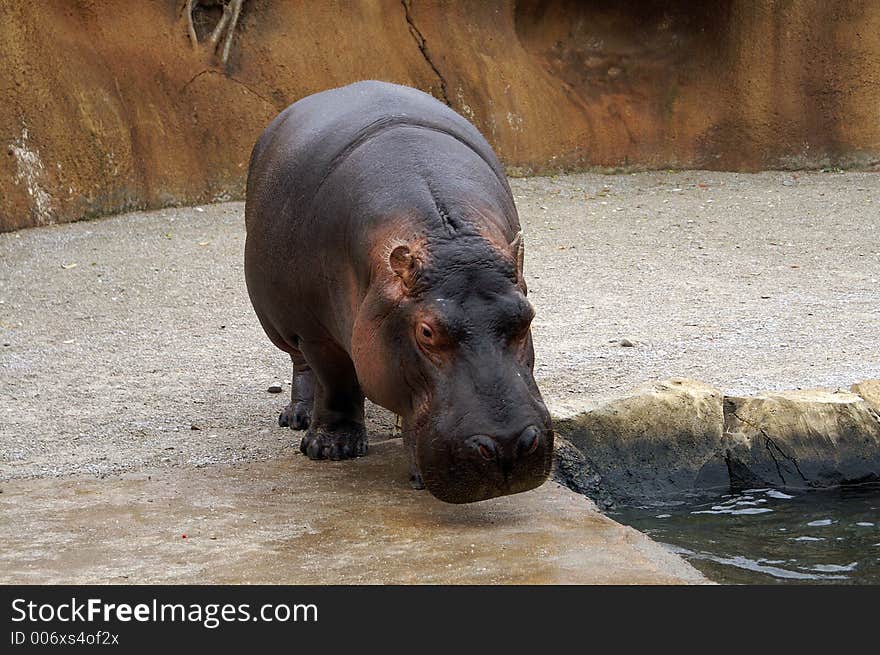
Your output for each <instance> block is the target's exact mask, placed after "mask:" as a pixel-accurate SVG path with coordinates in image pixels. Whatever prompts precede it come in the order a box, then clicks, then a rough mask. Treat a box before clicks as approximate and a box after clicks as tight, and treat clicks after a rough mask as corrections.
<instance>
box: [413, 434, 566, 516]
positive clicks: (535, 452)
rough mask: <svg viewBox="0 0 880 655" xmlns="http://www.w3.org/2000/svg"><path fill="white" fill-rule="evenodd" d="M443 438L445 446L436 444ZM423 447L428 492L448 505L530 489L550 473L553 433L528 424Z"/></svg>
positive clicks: (420, 457) (544, 479)
mask: <svg viewBox="0 0 880 655" xmlns="http://www.w3.org/2000/svg"><path fill="white" fill-rule="evenodd" d="M442 441H445V445H446V447H445V448H442V447H441V448H437V447H436V446H437V445H438V442H442ZM433 443H434V447H433V448H425V449H422V448H419V449H418V450H419V460H420V468H421V471H422V476H423V480H424V483H425V486H426V487H427V488H428V491H430V492H431V494H433V495H434V496H436V497H437V498H439V499H440V500H443V501H445V502H448V503H471V502H476V501H480V500H487V499H489V498H494V497H496V496H505V495H508V494H515V493H520V492H522V491H528V490H529V489H534V488H535V487H538V486H540V485H541V484H542V483H543V482H544V481H546V479H547V477H548V475H549V474H550V464H551V459H552V453H553V431H552V430H550V429H549V428H541V427H539V426H538V425H528V426H526V427H525V428H523V429H520V430H516V431H515V432H512V433H509V434H492V435H488V434H476V435H471V436H469V437H465V438H463V439H449V440H434V441H433Z"/></svg>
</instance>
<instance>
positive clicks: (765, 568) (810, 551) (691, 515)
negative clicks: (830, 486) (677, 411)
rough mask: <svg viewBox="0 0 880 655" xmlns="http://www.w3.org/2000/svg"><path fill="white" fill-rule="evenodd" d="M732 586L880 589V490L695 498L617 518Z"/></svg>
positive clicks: (761, 491)
mask: <svg viewBox="0 0 880 655" xmlns="http://www.w3.org/2000/svg"><path fill="white" fill-rule="evenodd" d="M610 514H611V516H612V517H613V518H614V519H615V520H617V521H620V522H621V523H626V524H628V525H632V526H633V527H635V528H637V529H638V530H641V531H642V532H644V533H646V534H648V535H650V536H651V538H652V539H654V540H655V541H659V542H661V543H664V544H666V545H667V546H669V547H670V548H671V549H672V550H674V551H675V552H677V553H679V554H680V555H682V556H683V557H684V558H685V559H687V560H688V561H689V562H690V563H691V564H692V565H693V566H695V567H696V568H698V569H699V570H700V571H702V572H703V573H704V574H705V575H706V577H708V578H709V579H710V580H714V581H715V582H721V583H727V584H774V583H779V584H797V583H801V584H880V484H870V485H860V486H858V487H848V488H841V489H835V490H826V491H780V490H777V489H749V490H747V491H744V492H742V493H738V494H726V495H714V496H710V495H706V494H699V495H689V496H683V497H679V498H676V499H673V500H665V501H658V502H651V503H644V504H641V505H639V506H632V507H624V508H620V509H618V510H617V511H615V512H611V513H610Z"/></svg>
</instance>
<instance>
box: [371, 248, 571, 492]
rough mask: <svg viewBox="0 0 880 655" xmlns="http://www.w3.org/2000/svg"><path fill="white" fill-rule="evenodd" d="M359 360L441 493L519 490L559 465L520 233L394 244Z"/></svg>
mask: <svg viewBox="0 0 880 655" xmlns="http://www.w3.org/2000/svg"><path fill="white" fill-rule="evenodd" d="M383 255H384V257H383V258H384V261H385V266H386V267H387V269H386V271H387V275H383V277H384V284H383V286H382V292H381V294H380V296H381V300H378V299H377V300H376V302H374V303H373V311H372V312H370V314H369V315H368V317H365V318H364V319H363V320H362V321H361V326H360V329H359V330H357V328H358V326H356V331H357V332H359V333H360V335H361V339H360V343H361V347H360V348H355V353H354V354H355V365H356V367H357V369H358V375H359V378H361V380H362V383H364V388H365V390H366V391H367V394H368V396H370V397H372V398H373V399H374V400H377V401H378V402H380V404H382V405H384V406H386V407H389V408H390V409H393V410H394V411H396V412H397V413H398V414H400V415H401V416H402V417H403V428H404V440H405V442H406V443H407V445H408V447H409V450H410V454H411V457H412V459H413V469H414V472H413V475H414V478H418V476H419V475H420V476H421V481H422V482H423V483H424V485H425V486H426V487H427V488H428V490H429V491H430V492H431V493H432V494H433V495H434V496H436V497H437V498H439V499H440V500H443V501H446V502H450V503H467V502H474V501H479V500H485V499H487V498H492V497H495V496H502V495H506V494H513V493H518V492H521V491H527V490H529V489H533V488H535V487H537V486H539V485H540V484H542V483H543V482H544V481H545V480H546V479H547V476H548V474H549V472H550V465H551V457H552V452H553V432H552V430H551V424H550V417H549V414H548V412H547V409H546V407H545V406H544V403H543V401H542V399H541V394H540V392H539V391H538V388H537V386H536V384H535V380H534V377H533V375H532V369H533V366H534V350H533V347H532V338H531V332H530V324H531V321H532V318H533V316H534V310H533V309H532V306H531V304H530V303H529V301H528V300H527V298H526V285H525V283H524V281H523V276H522V263H523V248H522V236H521V234H520V235H517V237H516V238H514V239H513V241H512V243H507V240H506V239H504V240H503V241H502V242H501V244H500V245H499V244H498V239H496V240H494V241H493V240H490V239H488V238H486V237H484V236H482V235H480V234H472V235H461V234H459V235H456V236H455V238H449V239H443V238H441V239H433V240H431V241H428V240H423V241H422V242H420V243H418V242H409V243H401V244H392V245H391V246H388V247H386V248H385V250H384V252H383Z"/></svg>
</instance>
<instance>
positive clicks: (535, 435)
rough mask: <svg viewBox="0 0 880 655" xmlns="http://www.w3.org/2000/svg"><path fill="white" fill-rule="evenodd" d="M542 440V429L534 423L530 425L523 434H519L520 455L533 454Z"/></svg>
mask: <svg viewBox="0 0 880 655" xmlns="http://www.w3.org/2000/svg"><path fill="white" fill-rule="evenodd" d="M540 440H541V431H540V430H539V429H538V428H537V427H535V426H534V425H530V426H529V427H527V428H526V429H525V430H523V431H522V434H521V435H519V454H520V456H521V457H522V456H525V455H531V454H532V453H534V452H535V451H536V450H538V443H539V442H540Z"/></svg>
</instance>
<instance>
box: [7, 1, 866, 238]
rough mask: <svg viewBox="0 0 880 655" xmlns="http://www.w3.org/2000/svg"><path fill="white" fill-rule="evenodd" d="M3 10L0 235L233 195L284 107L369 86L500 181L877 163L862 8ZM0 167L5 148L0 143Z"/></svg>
mask: <svg viewBox="0 0 880 655" xmlns="http://www.w3.org/2000/svg"><path fill="white" fill-rule="evenodd" d="M195 4H196V6H197V9H196V11H195V12H194V18H195V21H194V23H195V28H196V33H197V35H198V37H199V41H200V44H199V46H198V47H196V48H194V47H192V45H191V43H190V40H189V37H188V33H187V26H186V20H185V18H184V14H183V7H184V5H185V2H184V1H183V0H165V1H164V2H158V1H157V2H137V3H134V2H131V3H118V2H112V0H43V1H41V2H39V3H25V2H9V3H2V4H0V60H2V61H3V65H2V66H0V139H2V143H3V146H4V147H5V156H0V230H11V229H16V228H21V227H26V226H32V225H41V224H47V223H53V222H61V221H70V220H76V219H80V218H84V217H89V216H94V215H98V214H104V213H112V212H118V211H123V210H126V209H132V208H141V207H157V206H162V205H168V204H175V203H194V202H204V201H211V200H216V199H224V198H232V197H240V196H241V194H242V191H243V185H244V176H245V169H246V165H247V159H248V156H249V154H250V147H251V145H252V143H253V142H254V140H255V138H256V137H257V135H258V134H259V132H260V131H261V130H262V128H263V127H264V126H265V124H266V123H267V122H268V121H269V120H270V119H271V118H272V117H273V116H274V115H275V114H276V113H277V112H278V111H279V110H281V109H282V108H284V107H285V106H287V105H288V104H289V103H291V102H293V101H295V100H296V99H298V98H301V97H303V96H305V95H308V94H310V93H313V92H316V91H319V90H322V89H325V88H329V87H333V86H338V85H341V84H345V83H348V82H352V81H355V80H360V79H366V78H375V79H383V80H388V81H393V82H398V83H402V84H409V85H412V86H416V87H419V88H421V89H424V90H426V91H429V92H430V93H433V94H434V95H435V96H436V97H438V98H440V99H441V100H444V101H445V102H447V103H448V104H450V105H451V106H452V107H453V108H455V109H456V110H457V111H459V112H460V113H462V114H463V115H465V116H467V117H468V118H470V119H471V120H472V121H473V122H474V123H475V124H476V125H477V127H479V128H480V130H481V131H482V132H483V133H484V134H485V135H486V136H487V137H488V139H489V140H490V141H491V143H492V144H493V146H494V147H495V148H496V150H497V152H498V154H499V155H500V157H501V158H502V160H503V161H504V162H505V164H506V165H507V166H508V169H509V171H510V172H511V173H512V174H529V173H543V172H553V171H559V170H576V169H583V168H593V167H599V168H607V169H618V168H623V169H628V168H666V167H675V168H685V167H699V168H711V169H732V170H756V169H762V168H814V167H824V166H841V167H863V168H873V167H877V166H878V165H880V3H876V2H872V1H871V0H846V1H841V2H822V1H820V0H768V1H767V2H760V3H757V2H749V1H748V0H715V1H714V2H706V3H695V2H691V1H689V0H628V1H619V0H618V1H612V0H593V1H591V2H585V1H579V0H547V1H545V0H524V1H520V2H514V1H511V0H507V1H504V0H496V1H494V2H479V3H476V2H465V1H463V0H461V1H459V2H423V1H415V0H403V1H402V2H401V1H393V0H382V1H380V2H368V1H366V0H364V1H363V2H314V3H286V2H285V3H282V2H274V3H273V2H269V0H247V1H246V2H245V5H244V10H243V12H242V14H241V19H240V21H239V23H238V27H237V30H236V32H235V35H234V40H233V43H232V48H231V50H230V56H229V59H228V61H227V62H226V63H225V64H220V63H219V60H218V57H216V56H215V55H214V53H212V52H211V49H210V48H208V47H207V46H206V40H207V37H208V34H209V33H210V31H211V29H212V27H213V24H214V23H216V21H217V20H218V18H219V16H220V9H219V7H217V6H215V3H214V2H209V1H203V2H201V3H198V2H197V3H195ZM0 155H3V151H2V150H0Z"/></svg>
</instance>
